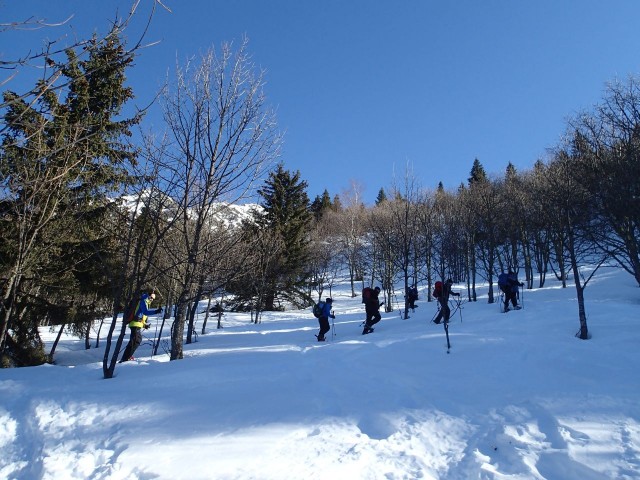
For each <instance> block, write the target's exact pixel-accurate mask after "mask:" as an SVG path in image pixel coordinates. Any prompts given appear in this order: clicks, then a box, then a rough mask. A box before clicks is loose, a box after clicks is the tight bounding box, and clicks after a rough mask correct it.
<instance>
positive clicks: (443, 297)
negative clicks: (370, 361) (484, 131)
mask: <svg viewBox="0 0 640 480" xmlns="http://www.w3.org/2000/svg"><path fill="white" fill-rule="evenodd" d="M523 285H524V284H523V283H522V282H520V281H518V276H517V274H516V273H515V272H514V271H513V270H509V271H508V272H507V273H505V272H502V273H501V274H500V275H499V276H498V287H499V288H500V290H501V291H502V292H503V293H504V308H503V311H504V312H508V311H509V310H510V308H509V304H511V307H512V308H513V309H514V310H519V309H520V308H521V307H520V306H519V305H518V291H519V288H520V287H522V286H523ZM452 286H453V280H451V279H450V278H448V279H447V280H446V281H445V282H441V281H437V282H436V283H435V288H434V290H433V293H432V295H433V297H434V298H435V299H436V300H437V301H438V304H439V310H438V313H437V315H436V317H435V318H434V319H433V323H436V324H440V323H442V322H443V321H444V322H445V324H446V323H448V322H449V318H450V317H451V308H450V307H449V297H451V296H456V297H459V296H460V294H459V293H457V292H453V291H451V287H452ZM379 296H380V287H375V288H370V287H365V288H364V289H363V290H362V303H364V309H365V313H366V317H365V320H364V322H363V323H364V328H363V330H362V335H367V334H369V333H371V332H373V326H374V325H375V324H376V323H378V322H379V321H380V320H381V318H382V317H381V315H380V307H381V306H382V305H384V302H381V301H380V298H379ZM155 298H156V294H155V292H153V291H151V292H149V293H145V294H143V295H142V297H141V298H140V300H139V301H138V303H137V305H136V308H135V310H132V311H131V312H130V320H129V322H128V326H129V328H130V330H131V338H130V340H129V343H128V344H127V346H126V348H125V350H124V353H123V355H122V358H121V360H120V362H121V363H122V362H126V361H128V360H133V359H134V356H133V354H134V353H135V351H136V349H137V348H138V346H140V343H141V342H142V331H141V330H142V329H143V328H145V329H146V328H149V324H148V323H147V316H148V315H157V314H159V313H161V312H162V308H156V309H153V308H151V304H152V303H153V301H154V300H155ZM405 299H406V302H407V306H408V308H410V309H411V310H414V309H415V308H416V304H415V302H416V300H418V289H417V287H416V286H415V285H412V286H411V287H410V288H407V291H406V294H405ZM332 307H333V299H332V298H331V297H327V298H325V300H324V301H323V302H318V303H317V304H316V306H315V307H314V315H315V316H316V317H317V318H318V323H319V325H320V330H319V331H318V334H317V335H316V337H317V339H318V341H319V342H324V341H325V340H326V338H325V335H326V334H327V333H328V332H329V330H331V325H330V324H329V319H330V318H331V319H334V318H336V317H335V315H334V313H333V310H332ZM219 308H220V307H219ZM220 310H221V308H220ZM218 328H220V327H218Z"/></svg>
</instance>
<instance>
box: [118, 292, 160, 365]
mask: <svg viewBox="0 0 640 480" xmlns="http://www.w3.org/2000/svg"><path fill="white" fill-rule="evenodd" d="M155 299H156V294H155V292H153V291H152V292H151V293H145V294H143V295H142V297H140V302H138V306H137V307H136V311H135V313H134V317H133V319H132V320H131V321H130V322H129V328H130V329H131V338H130V339H129V343H128V344H127V348H125V349H124V353H123V354H122V359H121V360H120V363H122V362H126V361H128V360H133V359H134V358H133V354H134V353H135V351H136V349H137V348H138V347H139V346H140V344H141V343H142V331H141V330H142V329H143V328H144V329H148V328H149V326H150V325H149V324H148V323H147V316H149V315H157V314H158V313H161V312H162V308H151V304H152V303H153V301H154V300H155Z"/></svg>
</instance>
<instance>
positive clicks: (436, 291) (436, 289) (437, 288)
mask: <svg viewBox="0 0 640 480" xmlns="http://www.w3.org/2000/svg"><path fill="white" fill-rule="evenodd" d="M441 296H442V282H441V281H440V280H438V281H437V282H436V283H435V285H434V286H433V298H440V297H441Z"/></svg>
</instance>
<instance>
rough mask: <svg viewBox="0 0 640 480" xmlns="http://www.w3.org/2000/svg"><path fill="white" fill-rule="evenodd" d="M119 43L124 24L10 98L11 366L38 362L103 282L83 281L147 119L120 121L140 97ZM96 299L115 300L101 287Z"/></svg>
mask: <svg viewBox="0 0 640 480" xmlns="http://www.w3.org/2000/svg"><path fill="white" fill-rule="evenodd" d="M121 34H122V32H121V30H120V29H119V26H118V25H117V24H116V25H114V26H113V27H112V30H111V31H110V33H109V34H108V35H106V36H104V37H102V38H98V37H96V36H94V37H93V38H92V40H91V41H89V42H87V43H86V44H85V45H84V46H83V48H78V49H77V50H76V49H72V48H70V49H67V50H66V51H65V54H66V58H65V59H60V61H59V62H57V61H56V60H54V59H52V58H47V61H46V70H45V71H46V72H47V74H48V76H47V78H46V79H43V80H40V81H39V82H38V86H37V88H36V89H34V91H33V92H32V93H31V94H28V95H20V94H18V93H16V92H12V91H6V92H5V93H4V101H3V105H4V106H5V110H4V112H3V117H2V123H3V125H2V131H3V136H2V146H1V149H0V175H1V178H2V182H3V185H6V188H5V189H4V190H3V193H2V197H1V198H0V200H1V204H2V210H1V212H0V218H1V220H0V222H1V225H0V228H1V229H2V231H3V236H2V240H1V241H0V244H1V246H0V250H1V251H3V252H4V253H6V256H4V255H3V257H2V264H0V269H1V270H2V273H3V276H4V278H6V282H5V283H4V285H3V291H2V304H1V305H0V355H5V354H6V355H7V357H6V360H7V362H8V364H11V365H30V364H33V363H40V362H41V361H42V359H43V358H44V357H43V355H41V353H42V352H41V350H42V346H41V342H40V339H39V337H38V326H39V325H40V324H41V322H42V320H43V318H46V317H47V316H49V317H51V315H50V312H54V311H61V309H62V311H64V310H65V309H66V311H67V312H71V311H81V310H83V309H82V308H79V307H78V305H77V302H78V301H81V296H82V292H81V291H80V288H79V287H80V283H81V280H83V279H84V280H86V279H88V278H89V279H91V281H92V282H98V283H99V282H101V279H100V276H99V275H89V276H87V275H83V274H82V271H83V270H86V267H85V266H83V264H86V262H88V261H93V260H92V258H91V257H92V255H93V254H94V253H95V251H96V247H95V245H97V244H98V243H99V239H100V238H99V237H100V234H99V233H98V229H97V226H98V225H100V223H101V219H102V218H103V216H104V215H105V214H106V213H107V210H108V203H107V202H104V201H103V199H104V198H105V197H106V195H107V193H108V192H110V191H114V190H117V189H118V188H119V186H120V185H122V183H123V182H125V181H127V180H128V174H127V166H128V165H129V164H130V163H131V162H132V161H133V157H134V153H133V152H132V150H131V149H130V148H129V147H128V146H127V144H126V143H125V142H124V141H123V139H124V138H126V137H127V136H129V135H130V131H129V129H130V127H131V126H132V125H134V124H135V123H137V122H138V120H139V117H137V116H134V117H133V118H128V119H120V118H119V117H120V115H121V111H122V108H123V106H124V104H125V103H126V102H127V101H128V100H130V99H131V98H133V93H132V91H131V89H130V88H128V87H126V86H125V80H126V79H125V75H124V72H125V70H126V69H127V68H128V67H129V66H130V65H131V63H132V61H133V53H132V52H130V51H127V50H126V49H125V47H124V43H123V41H122V39H121ZM91 242H95V243H94V245H93V246H92V247H91V248H88V247H87V245H88V244H89V243H91ZM63 251H64V252H65V253H66V255H64V256H62V255H61V253H62V252H63ZM83 286H84V287H85V289H86V287H87V284H86V283H85V284H84V285H83ZM95 291H96V292H97V293H98V294H101V295H102V296H105V295H109V293H110V292H109V291H108V290H107V289H104V288H102V289H100V288H98V287H97V285H96V290H95ZM85 293H86V294H89V297H92V292H86V291H85ZM94 300H95V298H94V299H92V300H91V302H93V301H94ZM74 302H75V303H76V305H73V304H74ZM30 307H34V308H30ZM38 307H39V308H38ZM72 307H73V308H72ZM43 312H45V313H43ZM65 316H66V315H61V317H65ZM83 316H84V317H87V315H86V312H85V313H84V314H83ZM9 331H11V332H12V333H9ZM38 352H40V354H39V353H38ZM9 359H10V360H9Z"/></svg>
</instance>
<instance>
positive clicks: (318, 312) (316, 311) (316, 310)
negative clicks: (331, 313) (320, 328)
mask: <svg viewBox="0 0 640 480" xmlns="http://www.w3.org/2000/svg"><path fill="white" fill-rule="evenodd" d="M324 305H325V303H324V302H318V303H316V304H314V305H313V316H314V317H316V318H320V317H321V316H322V310H323V309H324Z"/></svg>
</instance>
